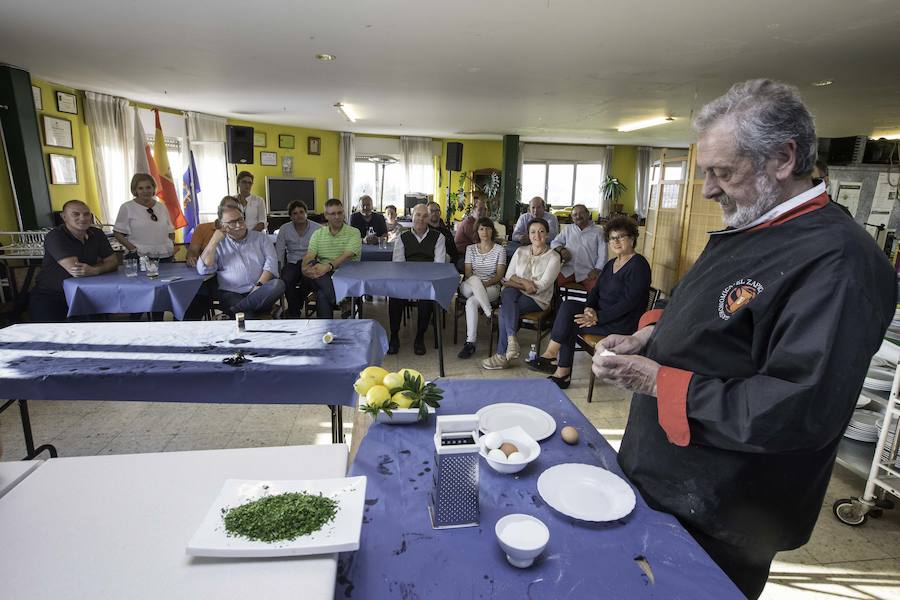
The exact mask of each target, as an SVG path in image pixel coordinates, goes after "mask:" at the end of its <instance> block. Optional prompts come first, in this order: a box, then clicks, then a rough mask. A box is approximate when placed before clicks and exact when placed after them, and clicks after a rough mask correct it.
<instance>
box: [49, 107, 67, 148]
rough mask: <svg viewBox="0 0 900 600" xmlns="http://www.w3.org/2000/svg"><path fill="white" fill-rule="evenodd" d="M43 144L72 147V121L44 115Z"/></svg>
mask: <svg viewBox="0 0 900 600" xmlns="http://www.w3.org/2000/svg"><path fill="white" fill-rule="evenodd" d="M44 145H45V146H55V147H56V148H73V145H72V121H70V120H68V119H58V118H56V117H48V116H47V115H44Z"/></svg>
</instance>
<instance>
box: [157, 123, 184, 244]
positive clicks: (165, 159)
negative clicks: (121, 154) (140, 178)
mask: <svg viewBox="0 0 900 600" xmlns="http://www.w3.org/2000/svg"><path fill="white" fill-rule="evenodd" d="M153 112H154V113H156V139H155V140H154V141H153V159H154V162H155V163H156V172H153V177H154V178H155V179H156V197H157V198H159V199H160V200H161V201H162V203H163V204H165V205H166V208H167V209H168V211H169V220H170V221H171V222H172V226H173V227H174V228H175V229H181V228H182V227H184V226H185V225H187V219H185V218H184V213H182V212H181V203H180V202H179V201H178V192H176V191H175V181H174V180H173V179H172V169H171V168H170V167H169V154H168V152H167V151H166V138H165V137H164V136H163V132H162V126H161V125H160V124H159V110H158V109H155V108H154V109H153ZM150 169H151V172H152V171H153V165H152V164H151V165H150Z"/></svg>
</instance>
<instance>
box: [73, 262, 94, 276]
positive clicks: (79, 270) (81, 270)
mask: <svg viewBox="0 0 900 600" xmlns="http://www.w3.org/2000/svg"><path fill="white" fill-rule="evenodd" d="M99 272H100V271H99V270H97V268H96V267H92V266H91V265H89V264H87V263H83V262H79V261H77V260H76V261H75V264H73V265H72V266H71V267H69V274H70V275H71V276H72V277H89V276H91V275H97V274H98V273H99Z"/></svg>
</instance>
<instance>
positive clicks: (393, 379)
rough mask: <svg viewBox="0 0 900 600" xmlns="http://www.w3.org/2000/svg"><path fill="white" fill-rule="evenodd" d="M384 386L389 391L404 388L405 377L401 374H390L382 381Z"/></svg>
mask: <svg viewBox="0 0 900 600" xmlns="http://www.w3.org/2000/svg"><path fill="white" fill-rule="evenodd" d="M381 383H382V385H384V387H386V388H387V389H389V390H393V389H395V388H398V387H402V386H403V375H401V374H400V373H388V374H387V375H385V376H384V379H383V380H382V382H381Z"/></svg>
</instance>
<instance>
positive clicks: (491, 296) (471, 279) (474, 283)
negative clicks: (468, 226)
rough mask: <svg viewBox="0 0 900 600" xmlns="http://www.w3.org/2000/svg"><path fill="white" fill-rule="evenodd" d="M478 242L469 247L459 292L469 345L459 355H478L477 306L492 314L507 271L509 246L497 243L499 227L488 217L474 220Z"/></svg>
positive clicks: (488, 315) (467, 356)
mask: <svg viewBox="0 0 900 600" xmlns="http://www.w3.org/2000/svg"><path fill="white" fill-rule="evenodd" d="M475 227H476V231H477V233H478V243H477V244H471V245H469V246H467V247H466V258H465V261H466V262H465V265H466V266H465V281H463V282H462V285H460V286H459V293H460V294H462V295H463V296H465V297H466V298H467V300H466V344H465V345H464V346H463V347H462V350H460V351H459V354H457V356H458V357H459V358H470V357H471V356H472V355H473V354H475V338H476V337H477V333H478V309H479V308H481V310H482V311H483V312H484V314H485V316H486V317H488V318H490V317H491V302H493V301H494V300H496V299H497V298H499V297H500V280H501V279H503V276H504V275H505V274H506V248H504V247H503V246H501V245H500V244H495V243H494V238H496V237H497V230H496V229H495V228H494V222H493V221H491V220H490V219H488V218H487V217H482V218H481V219H478V221H477V222H476V223H475Z"/></svg>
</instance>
